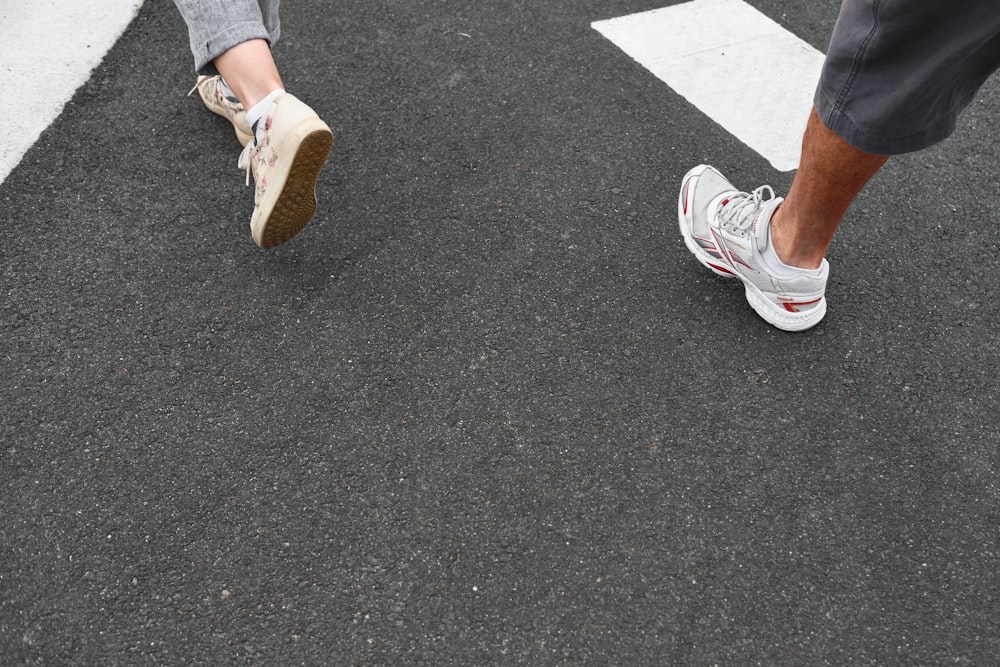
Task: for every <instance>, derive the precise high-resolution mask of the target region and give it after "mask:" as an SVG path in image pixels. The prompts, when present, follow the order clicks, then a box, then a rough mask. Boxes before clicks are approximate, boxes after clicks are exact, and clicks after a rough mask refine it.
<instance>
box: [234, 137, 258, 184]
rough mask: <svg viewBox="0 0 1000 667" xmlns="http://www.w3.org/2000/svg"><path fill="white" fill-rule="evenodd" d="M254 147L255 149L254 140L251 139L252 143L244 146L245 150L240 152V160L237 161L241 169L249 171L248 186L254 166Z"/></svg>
mask: <svg viewBox="0 0 1000 667" xmlns="http://www.w3.org/2000/svg"><path fill="white" fill-rule="evenodd" d="M253 149H254V142H253V141H251V142H250V143H248V144H247V145H246V146H244V147H243V152H242V153H240V159H239V162H237V163H236V166H237V167H239V168H240V169H245V170H246V172H247V181H246V184H247V186H249V185H250V172H251V170H252V168H253Z"/></svg>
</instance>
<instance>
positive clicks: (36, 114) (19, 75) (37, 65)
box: [0, 0, 142, 183]
mask: <svg viewBox="0 0 1000 667" xmlns="http://www.w3.org/2000/svg"><path fill="white" fill-rule="evenodd" d="M141 6H142V0H87V1H86V2H80V0H31V2H25V1H23V0H0V91H2V95H0V119H3V122H2V125H0V126H2V127H3V131H2V132H0V183H2V182H3V181H4V180H5V179H6V178H7V176H8V175H9V174H10V172H11V171H13V169H14V167H16V166H17V164H18V163H19V162H20V161H21V158H22V157H23V156H24V153H25V152H27V150H28V149H29V148H31V146H32V145H33V144H34V143H35V141H37V140H38V137H39V136H40V135H41V133H42V131H43V130H45V128H46V127H48V126H49V125H50V124H51V123H52V121H54V120H55V119H56V117H58V116H59V114H60V113H61V112H62V110H63V107H65V106H66V102H68V101H69V99H70V98H71V97H72V96H73V93H74V92H76V90H77V88H79V87H80V86H81V85H83V84H84V83H85V82H86V81H87V79H88V78H90V73H91V72H92V71H93V70H94V68H95V67H97V66H98V65H99V64H100V63H101V60H102V59H103V58H104V56H105V54H106V53H107V52H108V50H110V49H111V47H112V46H113V45H114V43H115V42H116V41H117V40H118V38H119V37H120V36H121V34H122V33H123V32H124V31H125V28H126V27H127V26H128V24H129V22H130V21H131V20H132V19H133V18H135V15H136V14H137V13H138V11H139V8H140V7H141Z"/></svg>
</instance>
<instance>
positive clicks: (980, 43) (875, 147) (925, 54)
mask: <svg viewBox="0 0 1000 667" xmlns="http://www.w3.org/2000/svg"><path fill="white" fill-rule="evenodd" d="M998 67H1000V2H997V0H949V2H944V1H943V0H844V2H843V4H842V5H841V8H840V16H839V17H838V19H837V25H836V27H835V28H834V30H833V37H832V39H831V41H830V48H829V49H828V51H827V57H826V62H825V63H824V65H823V72H822V75H821V76H820V82H819V86H818V87H817V89H816V97H815V103H816V109H817V110H818V112H819V115H820V118H822V119H823V122H824V123H825V124H826V126H827V127H829V128H830V129H831V130H833V131H834V132H835V133H836V134H837V135H839V136H840V137H841V138H842V139H844V140H845V141H847V142H848V143H849V144H851V145H852V146H854V147H855V148H857V149H859V150H862V151H865V152H868V153H875V154H878V155H896V154H899V153H908V152H911V151H915V150H920V149H922V148H926V147H928V146H931V145H933V144H935V143H937V142H939V141H941V140H943V139H945V138H946V137H948V136H949V135H950V134H951V133H952V132H953V131H954V130H955V124H956V122H957V120H958V115H959V114H960V113H961V111H962V110H963V109H964V108H965V107H966V106H967V105H968V104H969V103H970V102H971V101H972V99H973V98H974V97H975V95H976V92H977V91H978V90H979V88H980V86H982V84H983V83H984V82H985V81H986V79H987V78H989V76H990V74H992V73H993V72H994V71H995V70H996V69H997V68H998Z"/></svg>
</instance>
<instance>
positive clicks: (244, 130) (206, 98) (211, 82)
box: [188, 75, 253, 146]
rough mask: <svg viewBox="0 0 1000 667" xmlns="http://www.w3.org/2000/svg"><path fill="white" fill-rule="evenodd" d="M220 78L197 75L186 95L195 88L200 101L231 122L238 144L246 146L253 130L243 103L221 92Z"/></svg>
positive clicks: (191, 93)
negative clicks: (196, 79)
mask: <svg viewBox="0 0 1000 667" xmlns="http://www.w3.org/2000/svg"><path fill="white" fill-rule="evenodd" d="M221 79H222V77H221V76H219V75H215V76H199V77H198V81H197V82H196V83H195V84H194V88H192V89H191V92H189V93H188V96H189V97H190V96H191V95H193V94H194V91H196V90H197V91H198V95H199V96H201V101H202V102H204V103H205V106H206V107H208V110H209V111H211V112H212V113H217V114H219V115H220V116H222V117H223V118H225V119H226V120H228V121H229V122H230V123H232V124H233V130H235V132H236V138H237V139H238V140H239V142H240V145H241V146H246V145H247V144H248V143H250V142H251V141H253V131H252V130H251V129H250V125H249V124H248V123H247V114H246V111H245V110H244V109H243V104H241V103H240V102H237V101H235V100H231V99H229V98H228V97H226V96H225V95H224V94H223V93H222V86H220V85H219V81H220V80H221Z"/></svg>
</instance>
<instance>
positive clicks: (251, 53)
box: [213, 39, 285, 109]
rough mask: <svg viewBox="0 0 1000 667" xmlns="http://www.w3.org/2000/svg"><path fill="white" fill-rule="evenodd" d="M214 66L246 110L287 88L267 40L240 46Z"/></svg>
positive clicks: (229, 51)
mask: <svg viewBox="0 0 1000 667" xmlns="http://www.w3.org/2000/svg"><path fill="white" fill-rule="evenodd" d="M213 62H214V63H215V67H216V69H218V70H219V73H220V74H221V75H222V78H224V79H225V80H226V83H227V84H229V87H230V88H231V89H232V91H233V93H235V94H236V97H237V98H238V99H239V101H240V102H242V103H243V107H244V108H245V109H250V108H251V107H253V106H254V105H255V104H257V103H258V102H260V101H261V100H262V99H264V98H265V97H267V96H268V94H270V93H271V92H272V91H274V90H276V89H278V88H284V87H285V86H284V85H283V84H282V83H281V76H279V75H278V67H277V66H276V65H275V64H274V58H272V57H271V49H270V48H269V47H268V45H267V41H266V40H263V39H252V40H250V41H249V42H242V43H240V44H237V45H236V46H234V47H233V48H231V49H229V50H228V51H226V52H225V53H223V54H222V55H221V56H219V57H217V58H216V59H215V60H214V61H213Z"/></svg>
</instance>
